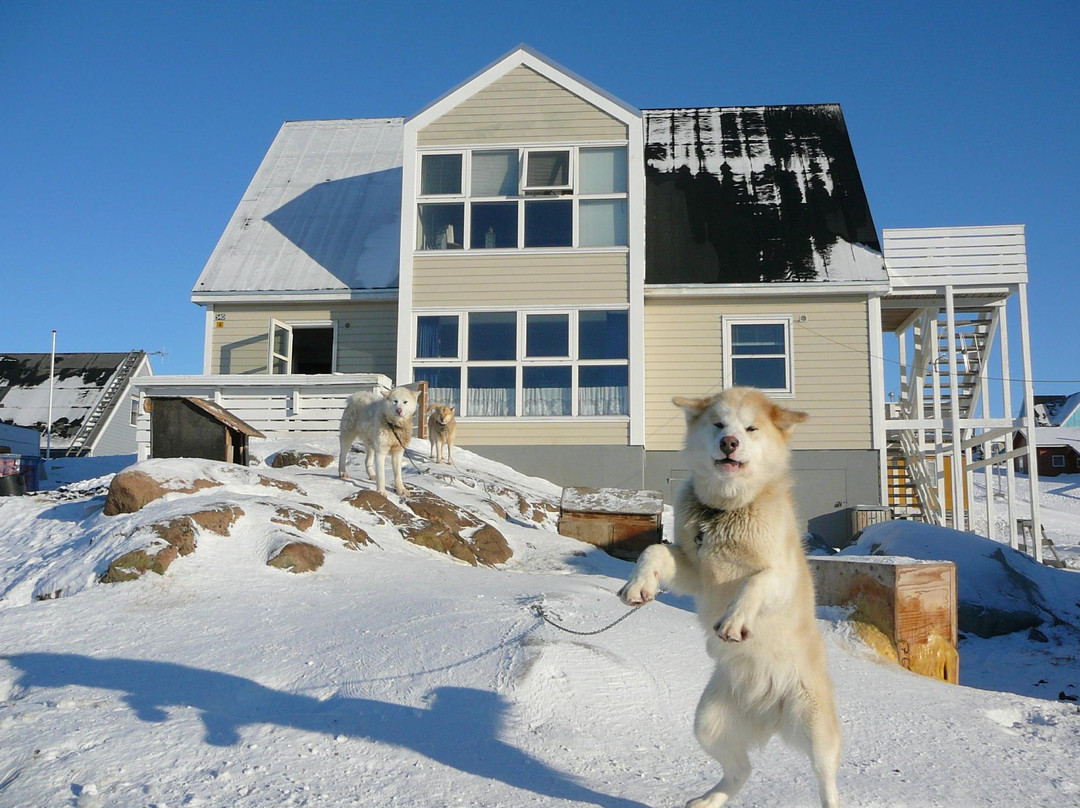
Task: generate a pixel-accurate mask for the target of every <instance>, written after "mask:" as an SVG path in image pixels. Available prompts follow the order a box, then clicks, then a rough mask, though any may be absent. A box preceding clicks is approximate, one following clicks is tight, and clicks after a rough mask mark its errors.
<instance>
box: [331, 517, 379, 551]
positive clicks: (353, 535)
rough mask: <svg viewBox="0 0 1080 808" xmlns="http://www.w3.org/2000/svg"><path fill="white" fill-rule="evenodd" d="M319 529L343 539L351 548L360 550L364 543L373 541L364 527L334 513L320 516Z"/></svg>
mask: <svg viewBox="0 0 1080 808" xmlns="http://www.w3.org/2000/svg"><path fill="white" fill-rule="evenodd" d="M319 529H320V530H322V532H323V533H325V534H326V535H327V536H333V537H334V538H336V539H341V540H342V541H343V542H345V546H346V547H348V548H349V549H350V550H359V549H360V547H361V546H362V545H365V544H367V543H368V542H370V541H371V537H370V536H368V534H367V533H366V532H365V531H364V530H363V529H361V528H359V527H357V526H356V525H353V524H350V523H349V522H346V521H345V520H344V519H342V518H341V517H340V516H335V515H334V514H332V513H327V514H323V515H322V516H320V517H319Z"/></svg>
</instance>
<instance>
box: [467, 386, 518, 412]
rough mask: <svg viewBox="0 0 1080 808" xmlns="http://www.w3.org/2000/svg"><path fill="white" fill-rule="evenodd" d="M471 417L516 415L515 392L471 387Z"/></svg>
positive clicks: (508, 389) (495, 388) (507, 389)
mask: <svg viewBox="0 0 1080 808" xmlns="http://www.w3.org/2000/svg"><path fill="white" fill-rule="evenodd" d="M468 414H469V415H471V416H478V417H479V416H485V415H488V416H492V415H513V414H514V391H513V390H512V389H510V388H507V387H470V388H469V412H468Z"/></svg>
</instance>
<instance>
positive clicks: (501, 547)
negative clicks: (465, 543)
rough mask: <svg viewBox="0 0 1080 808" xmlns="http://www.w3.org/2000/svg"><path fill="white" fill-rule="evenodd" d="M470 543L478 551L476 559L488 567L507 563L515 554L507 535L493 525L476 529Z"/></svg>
mask: <svg viewBox="0 0 1080 808" xmlns="http://www.w3.org/2000/svg"><path fill="white" fill-rule="evenodd" d="M470 543H471V544H472V548H473V551H474V552H475V553H476V560H477V561H479V562H480V563H481V564H484V565H486V566H488V567H493V566H495V565H496V564H505V563H506V562H507V561H509V560H510V559H511V558H512V557H513V555H514V551H513V550H511V549H510V545H509V544H508V543H507V541H506V537H505V536H504V535H503V534H502V533H500V532H499V531H498V530H496V529H495V528H494V527H492V526H491V525H484V526H483V527H482V528H480V529H479V530H478V531H476V532H475V533H474V534H473V535H472V539H471V540H470Z"/></svg>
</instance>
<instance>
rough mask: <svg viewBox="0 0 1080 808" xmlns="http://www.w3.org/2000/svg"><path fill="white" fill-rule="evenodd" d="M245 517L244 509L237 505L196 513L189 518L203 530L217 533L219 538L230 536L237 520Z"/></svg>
mask: <svg viewBox="0 0 1080 808" xmlns="http://www.w3.org/2000/svg"><path fill="white" fill-rule="evenodd" d="M243 515H244V511H243V509H241V508H240V507H239V506H237V505H221V506H219V507H216V508H210V509H208V510H205V511H195V513H191V514H188V516H189V517H190V518H191V519H192V521H194V522H195V524H197V525H198V526H199V527H201V528H202V529H203V530H208V531H210V532H211V533H216V534H217V535H219V536H228V535H229V528H231V527H232V526H233V524H234V523H235V522H236V520H237V519H239V518H240V517H241V516H243Z"/></svg>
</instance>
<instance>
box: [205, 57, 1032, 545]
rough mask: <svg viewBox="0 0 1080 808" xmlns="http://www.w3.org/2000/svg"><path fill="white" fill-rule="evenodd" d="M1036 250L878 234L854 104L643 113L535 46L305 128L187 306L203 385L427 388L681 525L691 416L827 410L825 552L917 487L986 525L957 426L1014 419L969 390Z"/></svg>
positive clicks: (967, 232)
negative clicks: (660, 506) (425, 93)
mask: <svg viewBox="0 0 1080 808" xmlns="http://www.w3.org/2000/svg"><path fill="white" fill-rule="evenodd" d="M883 242H884V243H883ZM890 245H891V249H890ZM883 247H884V250H883ZM1025 250H1026V248H1025V241H1024V232H1023V227H1022V226H1001V227H991V228H940V229H928V230H918V231H908V230H895V231H885V232H884V233H883V238H879V236H878V232H877V229H876V227H875V224H874V221H873V218H872V216H871V213H870V206H869V203H868V201H867V197H866V193H865V190H864V187H863V183H862V179H861V177H860V174H859V167H858V164H857V162H856V159H855V153H854V150H853V148H852V144H851V139H850V137H849V134H848V130H847V126H846V124H845V121H844V116H843V113H842V111H841V109H840V107H839V106H838V105H836V104H809V105H790V106H771V107H766V106H740V107H721V106H710V107H693V108H659V109H644V110H642V109H638V108H636V107H634V106H633V105H631V104H629V103H627V102H626V101H624V100H621V99H619V98H616V97H614V96H613V95H611V94H610V93H608V92H607V91H606V90H604V89H602V88H600V87H598V86H596V85H595V84H593V83H592V82H590V81H589V80H587V79H585V78H582V77H580V76H577V75H576V74H574V73H572V72H570V71H569V70H567V69H566V68H564V67H561V66H560V65H557V64H555V63H554V62H552V61H551V60H549V59H548V58H546V57H545V56H543V55H542V54H539V53H537V52H536V51H534V50H532V49H531V48H529V47H527V46H520V47H518V48H516V49H514V50H513V51H511V52H510V53H508V54H506V55H505V56H503V57H502V58H500V59H499V60H497V61H496V62H494V63H493V64H491V65H489V66H488V67H487V68H484V69H483V70H481V71H480V72H479V73H477V74H476V75H474V76H472V77H471V78H468V79H466V80H465V81H464V82H462V83H461V84H459V85H457V86H456V87H453V88H451V89H450V90H448V92H446V93H445V94H444V95H442V96H441V97H440V98H438V99H437V100H435V101H433V102H432V103H431V104H429V105H428V106H426V107H425V108H423V109H422V110H420V111H419V112H418V113H416V114H415V115H412V116H411V117H408V118H399V117H394V118H360V119H348V120H333V121H290V122H287V123H285V124H284V125H283V126H282V127H281V129H280V131H279V132H278V134H277V137H276V138H275V139H274V141H273V143H272V144H271V146H270V149H269V151H268V152H267V154H266V155H265V157H264V158H263V161H262V163H261V164H260V166H259V168H258V170H257V171H256V173H255V176H254V178H253V179H252V180H251V183H250V185H249V186H248V188H247V190H246V192H245V193H244V194H243V197H242V199H241V201H240V203H239V205H238V206H237V208H236V211H235V213H234V214H233V216H232V218H231V219H230V220H229V222H228V224H227V225H226V227H225V230H224V232H223V234H222V236H221V239H220V240H219V242H218V244H217V246H216V248H215V249H214V251H213V253H212V254H211V256H210V258H209V260H208V262H207V263H206V266H205V267H204V269H203V271H202V273H201V274H200V276H199V278H198V280H197V281H196V283H195V286H194V288H193V289H192V295H191V299H192V301H193V302H195V303H197V304H199V305H201V306H204V307H205V309H206V330H205V335H206V337H205V347H204V362H203V365H204V373H206V374H208V375H218V374H222V375H226V376H227V377H228V378H227V379H226V381H228V383H230V384H234V383H235V382H236V380H238V379H250V378H251V377H252V375H261V374H282V375H285V376H287V377H289V378H287V379H284V380H283V383H289V382H290V379H292V378H296V376H297V375H304V374H327V373H334V374H358V373H369V374H370V373H376V374H383V375H384V376H386V377H389V378H391V379H393V380H395V381H396V382H397V383H409V382H414V381H425V382H427V383H428V385H429V388H430V392H431V396H432V400H434V401H441V402H445V403H448V404H452V405H455V406H456V407H457V413H458V427H457V428H458V433H457V436H458V442H459V444H461V445H463V446H466V447H468V448H469V449H473V450H475V451H477V452H480V453H482V454H484V455H486V456H489V457H492V458H493V459H496V460H502V461H505V462H510V463H511V464H512V465H514V467H515V468H517V469H519V470H520V471H522V472H525V473H529V474H536V475H540V476H544V477H546V478H548V479H551V480H553V481H555V482H557V483H559V484H562V485H564V486H591V487H612V488H633V489H642V488H645V489H651V490H660V491H663V492H664V494H665V496H667V497H668V499H669V501H670V498H671V495H672V493H673V491H674V490H675V489H676V488H678V487H679V486H680V485H681V483H682V481H683V480H685V479H686V477H687V476H688V475H689V472H688V470H687V469H686V467H685V463H684V461H683V460H681V459H680V449H681V448H682V442H683V435H684V427H683V417H682V415H681V413H680V412H679V411H678V410H677V409H676V408H675V407H674V406H673V405H672V404H671V398H672V396H675V395H684V396H694V395H711V394H714V393H718V392H719V391H721V390H723V389H724V388H726V387H730V386H732V385H735V384H749V385H753V386H756V387H760V388H763V389H765V390H766V391H767V392H768V393H769V394H770V395H772V396H773V397H774V398H776V399H778V400H780V401H782V402H783V403H784V404H785V405H786V406H791V407H793V408H796V409H800V410H804V411H806V412H808V413H809V414H810V420H809V421H808V422H807V423H806V424H805V425H803V426H801V427H800V428H799V429H798V430H796V432H795V435H794V437H793V441H792V449H793V453H794V456H793V470H794V472H795V476H796V489H795V490H796V497H797V499H798V505H799V510H800V512H801V513H802V514H803V515H804V517H806V519H807V520H808V521H807V524H808V528H809V529H810V530H812V531H814V532H820V533H822V534H827V533H829V532H836V533H841V532H843V527H842V526H843V525H844V524H846V523H847V522H846V520H845V519H844V514H843V512H844V510H845V509H847V508H851V507H855V506H859V505H879V504H882V503H885V502H888V503H889V504H893V499H894V497H893V493H892V491H891V489H890V490H886V486H887V478H888V479H891V476H890V474H891V472H893V471H894V472H896V474H895V475H894V476H897V477H902V478H903V479H904V480H907V479H908V478H912V477H913V478H914V482H913V483H911V484H910V485H909V488H910V492H908V489H905V494H904V496H905V497H906V498H907V499H910V500H911V501H912V502H914V503H915V505H914V506H912V508H911V509H909V510H908V511H906V512H905V513H906V514H908V515H913V516H917V515H919V514H922V515H924V516H925V517H926V518H928V519H932V520H933V521H934V522H935V523H937V524H945V523H946V522H949V523H951V524H953V525H954V526H963V524H964V520H963V518H960V517H962V514H946V510H947V509H948V508H949V507H951V506H950V504H949V503H951V502H964V501H965V500H964V499H963V497H961V496H951V495H950V494H949V491H952V492H956V491H959V490H960V489H961V488H962V485H963V482H962V480H961V477H962V475H964V474H967V473H968V472H967V471H966V469H967V468H968V467H969V465H968V464H967V463H964V462H960V461H959V456H960V454H961V453H963V452H966V451H968V449H967V447H966V446H963V445H961V443H962V441H961V440H960V436H961V435H962V434H963V433H962V431H961V430H971V429H974V430H977V431H978V433H979V434H980V435H982V434H987V433H986V430H989V429H992V428H993V429H997V430H999V431H1000V430H1010V429H1012V428H1013V424H1014V420H1015V419H1014V418H1013V417H1012V416H1011V415H1009V416H1008V417H1001V418H996V419H991V418H988V417H987V415H986V414H985V413H984V414H983V415H982V416H981V417H979V418H976V415H975V408H977V406H978V401H979V398H978V396H977V395H974V392H977V391H979V389H980V388H979V385H978V384H977V383H976V384H974V385H973V384H970V383H969V382H970V380H971V378H974V379H975V380H976V382H978V380H979V379H981V378H983V377H986V378H989V377H988V376H987V374H985V373H983V371H982V369H983V368H984V367H985V366H986V364H987V362H988V360H989V358H990V357H991V355H992V349H993V347H994V340H995V339H996V335H997V334H998V323H999V316H1000V312H1001V311H1002V310H1003V307H1004V303H1005V301H1007V300H1008V299H1010V297H1012V296H1015V295H1017V294H1018V293H1020V292H1021V290H1023V289H1024V288H1025V286H1026V282H1027V266H1026V252H1025ZM890 252H891V261H890V259H889V257H888V256H889V253H890ZM957 301H961V303H960V305H957ZM1024 316H1025V315H1022V317H1021V319H1020V332H1021V333H1020V337H1019V339H1018V340H1017V339H1015V334H1014V342H1013V344H1017V343H1020V344H1026V339H1027V323H1026V320H1025V319H1024ZM1005 325H1006V324H1005V322H1004V321H1003V320H1002V321H1001V326H1002V327H1001V331H1002V332H1004V331H1005V330H1006V329H1005ZM886 333H889V334H895V335H896V336H897V342H898V344H899V350H900V352H901V356H900V368H901V374H902V376H903V377H904V380H905V381H904V385H905V386H904V387H903V389H902V390H901V401H900V402H898V403H899V405H900V406H899V407H898V408H897V410H896V414H897V416H898V417H895V418H891V419H890V418H889V417H888V416H887V414H886V408H885V397H886V382H885V371H886V367H885V361H884V359H883V358H882V357H883V342H884V339H883V337H884V334H886ZM939 341H940V342H941V345H940V346H939V345H938V342H939ZM939 353H942V354H943V355H945V356H946V358H947V357H948V355H949V354H952V355H953V356H954V357H955V358H957V359H962V362H961V364H959V365H957V366H956V367H954V368H952V372H951V373H949V374H948V375H944V374H945V373H946V371H948V370H949V368H950V365H949V362H947V361H946V362H942V361H936V360H937V357H938V355H939ZM954 364H955V363H954ZM1009 375H1010V374H1007V373H1004V372H1002V373H997V374H995V376H1000V377H1002V378H1004V377H1007V376H1009ZM931 379H933V380H934V383H933V384H931V383H930V380H931ZM942 389H944V390H945V391H946V393H948V392H949V391H950V390H952V391H953V395H951V397H949V398H948V399H947V402H948V403H947V404H943V403H942V401H943V399H942V396H941V394H940V390H942ZM961 390H962V392H960V391H961ZM930 391H936V392H934V394H933V395H934V396H936V398H931V397H930V396H931V393H930ZM973 396H974V397H973ZM300 398H301V399H303V396H301V397H300ZM973 402H974V403H973ZM984 409H985V408H984ZM956 425H961V426H960V428H957V426H956ZM260 428H261V427H260ZM935 431H936V432H935ZM928 435H932V436H934V440H932V441H929V442H927V438H926V436H928ZM954 437H956V438H957V440H955V441H954V440H953V438H954ZM999 437H1000V435H999V434H994V435H992V436H990V437H987V438H986V440H987V441H989V440H991V439H998V438H999ZM968 442H970V440H968ZM976 443H981V441H976ZM1010 451H1012V450H1011V449H1010ZM945 452H948V453H949V454H951V455H955V456H956V458H957V462H954V463H951V465H950V464H949V463H948V462H947V461H946V460H945V459H944V458H937V457H936V455H941V454H943V453H945ZM987 454H989V453H987ZM993 462H997V461H993ZM1002 462H1004V461H1002ZM887 464H889V465H888V469H889V470H891V471H890V474H887ZM947 475H948V476H950V477H951V478H954V479H950V481H949V485H948V487H949V491H946V490H945V484H944V481H945V479H946V476H947ZM904 484H905V485H908V483H907V482H905V483H904ZM1036 521H1037V518H1036Z"/></svg>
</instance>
